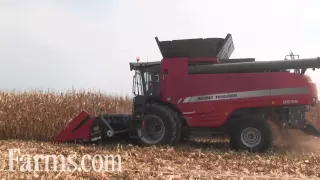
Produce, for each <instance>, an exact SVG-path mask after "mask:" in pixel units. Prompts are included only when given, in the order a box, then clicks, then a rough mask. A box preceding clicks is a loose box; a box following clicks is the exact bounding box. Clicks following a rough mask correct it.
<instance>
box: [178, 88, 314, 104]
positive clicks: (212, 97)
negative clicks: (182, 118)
mask: <svg viewBox="0 0 320 180" xmlns="http://www.w3.org/2000/svg"><path fill="white" fill-rule="evenodd" d="M308 93H309V89H308V88H307V87H299V88H282V89H267V90H256V91H244V92H232V93H220V94H208V95H202V96H191V97H187V98H185V99H184V101H183V103H188V102H203V101H217V100H227V99H241V98H252V97H264V96H278V95H294V94H308Z"/></svg>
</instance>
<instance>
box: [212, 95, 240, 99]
mask: <svg viewBox="0 0 320 180" xmlns="http://www.w3.org/2000/svg"><path fill="white" fill-rule="evenodd" d="M237 96H238V95H237V94H223V95H217V96H216V99H226V98H235V97H237Z"/></svg>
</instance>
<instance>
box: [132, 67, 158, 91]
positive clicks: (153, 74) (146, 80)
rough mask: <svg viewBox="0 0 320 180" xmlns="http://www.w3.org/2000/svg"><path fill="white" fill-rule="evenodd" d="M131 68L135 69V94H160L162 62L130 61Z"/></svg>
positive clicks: (133, 88) (133, 89)
mask: <svg viewBox="0 0 320 180" xmlns="http://www.w3.org/2000/svg"><path fill="white" fill-rule="evenodd" d="M130 69H131V70H135V74H134V76H133V87H132V92H133V94H134V95H135V96H138V95H140V96H152V97H159V96H160V94H159V93H160V91H159V87H160V86H159V74H160V62H146V63H138V62H137V63H130Z"/></svg>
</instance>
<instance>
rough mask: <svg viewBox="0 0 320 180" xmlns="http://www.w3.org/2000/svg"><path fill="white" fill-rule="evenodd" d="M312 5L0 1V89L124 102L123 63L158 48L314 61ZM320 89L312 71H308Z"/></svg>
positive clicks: (250, 0) (153, 54) (288, 0)
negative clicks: (213, 47)
mask: <svg viewBox="0 0 320 180" xmlns="http://www.w3.org/2000/svg"><path fill="white" fill-rule="evenodd" d="M319 7H320V1H318V0H304V1H302V0H301V1H297V0H281V1H278V0H268V1H255V0H241V1H236V0H233V1H230V0H229V1H228V0H224V1H221V0H220V1H218V0H198V1H192V0H184V1H182V0H175V1H169V0H162V1H154V0H149V1H147V0H131V1H129V0H91V1H85V0H55V1H50V0H47V1H46V0H38V1H33V0H29V1H23V0H21V1H17V0H1V1H0V59H1V61H0V63H1V65H0V82H1V89H9V90H13V89H15V90H34V89H43V90H47V89H51V90H59V91H61V90H68V89H71V88H74V89H87V90H100V91H103V92H106V93H117V94H122V95H132V92H131V91H132V76H133V72H131V71H130V69H129V62H134V61H135V60H136V57H140V61H147V60H148V61H160V60H161V58H162V56H161V54H160V52H159V50H158V47H157V44H156V41H155V39H154V37H156V36H157V37H158V38H159V39H160V41H162V40H172V39H184V38H209V37H222V38H224V37H225V36H226V35H227V34H228V33H231V34H232V37H233V41H234V45H235V50H234V52H233V54H232V56H231V58H251V57H253V58H256V61H267V60H283V59H284V56H285V55H287V54H289V52H290V51H291V50H292V51H293V52H294V53H295V54H299V55H300V58H315V57H319V56H320V48H319V47H320V45H319V44H318V43H319V42H320V34H319V32H320V24H319V20H320V13H319V12H318V9H319ZM307 74H308V75H310V76H311V77H312V78H313V81H314V82H316V83H317V84H318V89H320V69H318V70H317V71H315V72H312V71H310V70H308V71H307Z"/></svg>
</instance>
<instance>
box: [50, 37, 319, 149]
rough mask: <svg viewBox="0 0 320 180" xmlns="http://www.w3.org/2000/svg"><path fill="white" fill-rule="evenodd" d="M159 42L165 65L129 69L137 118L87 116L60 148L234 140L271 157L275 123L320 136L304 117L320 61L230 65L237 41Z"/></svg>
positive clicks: (312, 101) (313, 96)
mask: <svg viewBox="0 0 320 180" xmlns="http://www.w3.org/2000/svg"><path fill="white" fill-rule="evenodd" d="M155 39H156V42H157V44H158V47H159V49H160V51H161V54H162V56H163V59H162V60H161V61H158V62H141V63H140V62H136V63H130V69H131V71H132V70H134V71H135V75H134V76H133V93H134V94H135V97H134V99H133V110H132V114H129V115H107V114H100V115H98V116H90V115H89V114H87V113H86V112H85V111H83V112H81V113H80V114H79V115H78V116H77V117H76V118H75V119H73V120H72V121H71V122H70V123H69V124H68V125H67V127H66V128H65V129H64V130H63V131H62V132H61V133H60V134H59V135H58V136H57V137H56V142H74V141H88V142H92V141H95V140H97V139H102V140H107V139H108V138H112V137H122V138H128V139H129V140H133V142H138V143H140V144H143V145H175V144H177V143H179V142H182V141H186V140H188V138H190V137H214V136H219V135H223V136H225V135H227V136H229V137H230V145H231V148H233V149H237V150H249V151H250V152H264V151H266V150H267V149H269V148H270V147H271V146H272V142H273V140H272V131H271V127H270V123H269V122H270V121H273V122H274V123H276V124H277V125H278V126H279V127H283V128H294V129H300V130H302V131H304V132H305V133H307V134H311V135H313V136H318V137H319V136H320V131H319V128H320V127H315V126H313V125H312V124H311V123H309V122H308V121H307V120H306V118H305V114H306V112H307V111H308V110H309V109H310V107H311V106H315V105H316V103H317V101H318V95H317V88H316V85H315V84H314V83H313V82H312V80H311V78H310V77H308V76H307V75H305V74H304V73H305V72H306V70H307V69H309V68H311V69H313V70H314V69H315V68H320V58H313V59H297V60H277V61H260V62H258V61H255V59H254V58H244V59H230V58H229V57H230V55H231V54H232V52H233V51H234V45H233V40H232V36H231V34H228V35H227V36H226V38H208V39H183V40H173V41H159V40H158V38H157V37H156V38H155ZM291 70H294V72H292V71H291Z"/></svg>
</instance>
